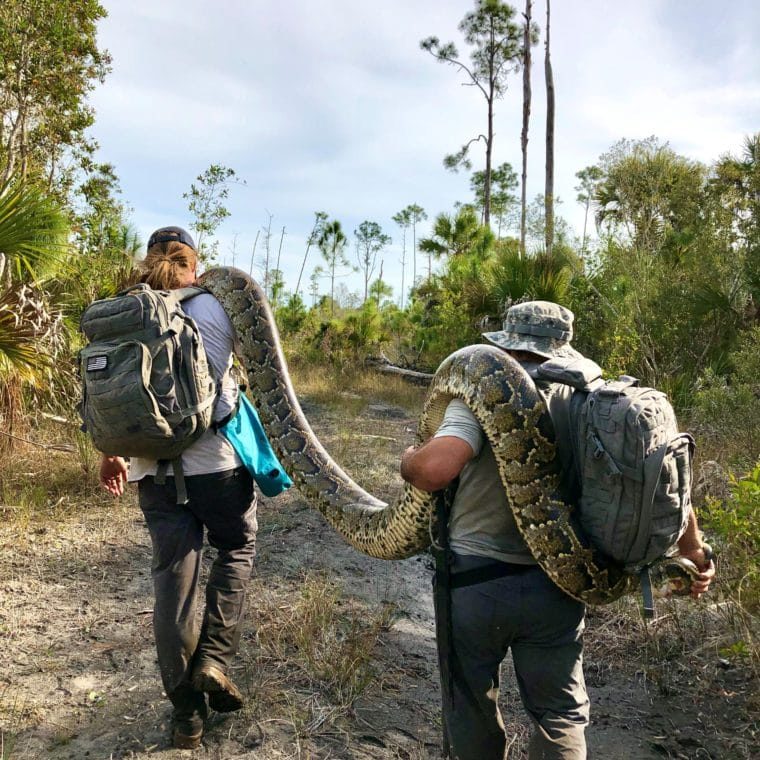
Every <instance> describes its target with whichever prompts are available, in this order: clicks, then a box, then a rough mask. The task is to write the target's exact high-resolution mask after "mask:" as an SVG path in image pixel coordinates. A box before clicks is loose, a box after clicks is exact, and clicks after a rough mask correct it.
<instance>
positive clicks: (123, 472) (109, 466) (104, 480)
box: [99, 454, 127, 496]
mask: <svg viewBox="0 0 760 760" xmlns="http://www.w3.org/2000/svg"><path fill="white" fill-rule="evenodd" d="M99 479H100V485H101V486H103V488H105V489H106V491H108V493H110V494H111V496H121V495H122V494H123V493H124V484H125V483H126V482H127V463H126V462H125V461H124V460H123V459H122V458H121V457H109V456H106V455H105V454H103V456H102V457H101V459H100V478H99Z"/></svg>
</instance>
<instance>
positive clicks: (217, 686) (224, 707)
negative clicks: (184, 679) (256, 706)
mask: <svg viewBox="0 0 760 760" xmlns="http://www.w3.org/2000/svg"><path fill="white" fill-rule="evenodd" d="M193 688H194V689H196V690H197V691H205V692H206V693H207V694H208V704H209V707H210V708H211V709H212V710H216V711H217V712H220V713H228V712H235V710H239V709H240V708H241V707H242V706H243V695H242V693H241V692H240V689H238V687H237V686H235V684H234V683H232V681H230V679H229V678H227V676H226V675H225V674H224V673H223V672H222V671H221V670H220V669H219V668H217V667H216V666H215V665H210V664H209V663H204V664H203V665H199V666H198V667H197V668H196V669H195V671H194V672H193ZM199 741H200V740H199Z"/></svg>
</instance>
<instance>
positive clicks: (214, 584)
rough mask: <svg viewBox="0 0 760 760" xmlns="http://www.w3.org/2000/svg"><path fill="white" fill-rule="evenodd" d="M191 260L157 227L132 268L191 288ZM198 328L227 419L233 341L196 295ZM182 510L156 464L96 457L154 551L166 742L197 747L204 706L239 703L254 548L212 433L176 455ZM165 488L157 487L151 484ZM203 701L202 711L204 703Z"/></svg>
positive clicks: (237, 469) (246, 498)
mask: <svg viewBox="0 0 760 760" xmlns="http://www.w3.org/2000/svg"><path fill="white" fill-rule="evenodd" d="M197 265H198V255H197V251H196V248H195V243H194V242H193V239H192V237H191V236H190V235H189V234H188V233H187V232H186V231H185V230H183V229H182V228H181V227H162V228H161V229H159V230H156V231H155V232H154V233H153V234H152V235H151V236H150V240H149V241H148V249H147V254H146V256H145V259H144V260H143V261H142V262H140V264H139V271H140V281H141V282H144V283H146V284H148V285H150V287H151V288H153V289H156V290H172V289H177V288H184V287H188V286H190V285H193V284H194V283H195V280H196V270H197ZM183 309H184V311H185V313H186V314H187V315H188V316H190V317H192V319H193V320H194V321H195V322H196V324H197V326H198V329H199V331H200V333H201V337H202V338H203V344H204V346H205V349H206V354H207V357H208V360H209V364H210V366H211V369H212V372H213V374H214V377H215V380H216V381H217V387H218V388H219V395H218V398H217V401H216V404H215V408H214V415H213V419H214V421H215V422H220V421H223V420H225V418H227V419H228V418H229V417H230V415H231V414H232V413H233V412H234V409H235V408H236V405H237V394H238V388H237V385H236V383H235V382H234V380H233V379H232V378H231V377H230V367H231V366H232V355H233V350H234V342H235V333H234V330H233V327H232V324H231V323H230V321H229V318H228V317H227V315H226V314H225V313H224V310H223V309H222V307H221V305H220V304H219V302H218V301H217V300H216V299H215V298H214V297H213V296H212V295H211V294H210V293H201V294H200V295H197V296H194V297H193V298H191V299H189V300H186V301H184V302H183ZM181 464H182V470H183V473H184V476H185V478H184V479H185V487H186V491H187V498H188V500H187V503H185V504H178V503H177V489H176V487H175V482H174V477H173V476H171V466H170V467H169V473H168V474H169V476H168V477H166V478H165V480H164V479H163V478H157V477H156V474H157V469H158V463H157V461H155V460H148V459H141V458H132V460H131V461H130V462H129V464H127V462H126V461H125V460H124V459H123V458H122V457H112V456H105V455H103V457H102V460H101V467H100V482H101V484H102V485H103V487H104V488H105V489H106V490H107V491H108V492H109V493H111V494H113V495H114V496H120V495H121V494H122V493H123V492H124V484H125V482H127V481H129V482H136V483H137V488H138V497H139V503H140V508H141V509H142V511H143V514H144V515H145V521H146V524H147V526H148V530H149V532H150V537H151V542H152V545H153V563H152V577H153V586H154V592H155V606H154V610H153V629H154V633H155V638H156V648H157V651H158V664H159V668H160V671H161V679H162V681H163V685H164V690H165V692H166V695H167V697H168V698H169V700H170V701H171V703H172V705H173V712H172V729H173V732H172V741H173V745H174V746H175V747H177V748H179V749H193V748H195V747H198V746H199V745H200V743H201V738H202V736H203V723H204V720H205V718H206V715H207V711H208V707H211V708H212V709H214V710H217V711H218V712H232V711H234V710H239V709H240V708H241V707H242V706H243V695H242V694H241V692H240V690H239V689H238V688H237V687H236V686H235V684H234V683H233V682H232V681H231V680H230V678H229V676H228V672H229V667H230V663H231V660H232V658H233V656H234V654H235V652H236V651H237V647H238V643H239V640H240V633H241V622H242V613H243V606H244V605H243V602H244V599H245V587H246V584H247V582H248V579H249V578H250V576H251V570H252V567H253V558H254V554H255V540H256V529H257V523H256V496H255V492H254V489H253V479H252V477H251V475H250V473H249V472H248V470H247V469H246V468H245V467H244V466H243V464H242V462H241V460H240V458H239V457H238V456H237V454H236V453H235V451H234V449H233V448H232V446H231V445H230V443H229V442H228V441H227V439H226V438H225V437H224V436H222V435H216V433H215V429H209V430H207V431H206V432H205V433H204V434H203V435H202V436H201V437H200V438H199V439H198V440H197V441H195V443H193V444H192V445H191V446H189V447H188V448H187V449H186V450H185V451H184V452H183V453H182V455H181ZM157 481H163V482H157ZM204 528H205V529H206V530H207V531H208V541H209V543H210V544H211V546H213V547H214V548H215V549H216V550H217V556H216V558H215V559H214V562H213V565H212V567H211V571H210V574H209V580H208V583H207V585H206V605H205V611H204V615H203V621H202V624H201V626H200V628H199V627H198V626H197V623H196V615H195V609H196V601H197V594H198V578H199V574H200V567H201V550H202V547H203V533H204ZM207 697H208V705H207V702H206V698H207Z"/></svg>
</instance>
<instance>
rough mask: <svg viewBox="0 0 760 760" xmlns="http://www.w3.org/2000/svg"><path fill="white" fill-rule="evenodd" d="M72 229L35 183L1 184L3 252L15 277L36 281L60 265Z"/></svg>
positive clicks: (0, 209) (0, 206) (52, 202)
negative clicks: (2, 185)
mask: <svg viewBox="0 0 760 760" xmlns="http://www.w3.org/2000/svg"><path fill="white" fill-rule="evenodd" d="M69 232H70V230H69V225H68V221H67V219H66V216H65V215H64V214H63V212H62V211H61V210H60V209H59V207H58V206H57V204H56V203H55V201H54V200H52V199H51V198H49V197H48V196H46V195H45V194H44V193H43V192H42V191H40V190H39V189H37V188H36V187H34V186H33V185H27V184H25V183H23V182H15V183H12V184H8V185H5V186H4V187H0V253H3V254H4V255H5V264H6V267H7V269H8V273H9V274H10V275H11V276H12V277H13V278H14V279H16V280H32V281H35V282H37V281H41V280H44V279H45V278H46V277H48V276H50V275H52V274H53V273H55V272H56V271H57V270H58V269H60V268H61V266H62V264H63V262H64V261H65V258H66V252H67V247H68V236H69Z"/></svg>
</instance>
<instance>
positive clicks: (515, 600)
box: [401, 301, 715, 760]
mask: <svg viewBox="0 0 760 760" xmlns="http://www.w3.org/2000/svg"><path fill="white" fill-rule="evenodd" d="M572 325H573V313H572V312H571V311H570V310H568V309H566V308H564V307H562V306H560V305H558V304H555V303H550V302H546V301H532V302H529V303H522V304H517V305H515V306H512V307H511V308H510V309H509V311H508V313H507V317H506V320H505V324H504V327H505V329H504V330H502V331H499V332H495V333H487V334H484V337H485V338H486V339H487V340H488V341H489V342H491V343H494V344H495V345H497V346H499V347H500V348H502V349H504V350H506V351H507V352H508V353H510V354H511V355H512V356H513V357H514V358H515V359H516V360H517V361H518V362H519V363H520V364H521V365H522V367H523V368H524V369H525V370H526V371H527V373H528V374H529V375H531V376H532V377H533V378H534V379H535V378H536V371H537V369H538V367H539V366H540V364H541V363H543V362H545V361H546V360H549V359H572V358H582V355H581V354H580V353H578V352H577V351H576V350H575V349H573V348H572V347H571V345H570V340H571V338H572ZM539 387H540V388H541V390H542V393H543V395H544V398H545V399H546V403H547V408H548V410H549V414H550V417H551V420H552V423H553V425H554V428H555V433H556V439H557V448H558V454H559V458H560V462H561V465H562V480H561V493H562V495H563V497H564V498H565V499H566V500H568V501H569V502H570V503H572V501H573V500H574V499H575V498H576V496H577V489H578V484H577V482H576V476H575V467H574V463H573V454H572V448H571V438H570V418H569V400H570V396H571V394H572V389H571V388H570V387H569V386H567V385H562V384H559V383H551V384H549V383H545V382H544V383H542V384H540V385H539ZM401 475H402V477H403V478H404V479H405V480H406V481H408V482H410V483H411V484H412V485H414V486H416V487H418V488H420V489H422V490H425V491H430V492H433V491H438V490H441V489H444V488H446V487H447V486H449V485H450V484H452V483H453V482H454V481H455V479H457V478H458V484H457V486H456V492H455V494H454V496H453V502H452V504H451V507H450V512H449V515H448V531H447V538H448V550H447V551H446V553H445V554H446V556H445V557H444V559H443V560H442V561H443V562H444V563H445V565H447V566H448V573H449V574H448V575H447V576H445V577H446V578H447V580H444V583H445V584H446V586H447V588H448V589H449V591H448V592H445V596H444V597H443V601H442V597H441V596H440V593H439V591H440V587H441V584H442V581H441V576H439V574H438V572H437V573H436V576H437V577H436V581H435V584H436V586H438V589H437V591H436V605H435V606H436V631H437V639H438V654H439V662H440V664H441V680H442V692H443V722H444V753H445V754H446V756H448V757H451V758H455V759H456V760H502V758H503V755H504V751H505V748H506V735H505V731H504V723H503V721H502V717H501V714H500V712H499V707H498V695H499V667H500V665H501V663H502V661H503V660H504V658H505V657H506V655H507V652H508V651H509V650H510V649H511V652H512V659H513V662H514V668H515V674H516V677H517V686H518V688H519V691H520V696H521V698H522V702H523V705H524V707H525V709H526V710H527V712H528V714H529V715H530V717H531V718H532V722H533V728H534V731H533V735H532V737H531V741H530V747H529V757H530V758H545V759H547V760H548V759H549V758H552V759H554V758H557V759H562V760H579V759H581V758H585V757H586V741H585V729H586V726H587V725H588V721H589V699H588V695H587V693H586V686H585V683H584V679H583V668H582V653H583V628H584V614H585V608H584V605H583V604H582V603H581V602H578V601H576V600H574V599H572V598H571V597H570V596H567V595H566V594H565V593H564V592H562V591H561V590H560V589H559V587H557V586H556V585H555V584H554V583H553V582H552V581H551V580H550V579H549V578H548V576H547V575H545V573H544V572H543V571H542V570H541V569H540V567H539V566H538V565H537V564H536V562H535V560H534V559H533V557H532V555H531V553H530V551H529V549H528V547H527V545H526V544H525V542H524V541H523V539H522V537H521V536H520V534H519V532H518V530H517V526H516V524H515V521H514V518H513V516H512V513H511V511H510V508H509V505H508V503H507V500H506V495H505V493H504V489H503V486H502V483H501V480H500V478H499V472H498V469H497V465H496V460H495V459H494V455H493V452H492V450H491V447H490V445H489V443H488V441H487V439H486V437H485V435H484V433H483V430H482V428H481V426H480V424H479V423H478V421H477V419H476V418H475V416H474V415H473V414H472V412H471V411H470V410H469V409H468V407H467V406H466V405H465V404H464V402H462V401H460V400H458V399H455V400H453V401H451V402H450V403H449V405H448V407H447V409H446V413H445V415H444V419H443V422H442V424H441V426H440V428H439V429H438V431H437V432H436V434H435V435H434V436H433V437H432V438H431V439H430V440H429V441H427V442H426V443H425V444H423V445H422V446H419V447H414V446H412V447H410V448H408V449H407V450H406V451H405V452H404V454H403V456H402V460H401ZM440 522H442V523H444V525H445V522H446V521H445V518H444V519H442V520H440ZM443 530H444V536H446V528H445V527H444V529H443ZM678 544H679V549H680V552H681V554H682V555H684V556H685V557H687V558H689V559H690V560H692V561H693V562H694V564H695V565H696V566H697V567H698V568H699V569H700V571H701V572H700V575H699V577H698V579H697V580H696V581H695V582H694V584H693V585H692V594H693V595H694V596H699V595H700V594H702V593H704V592H706V591H707V589H708V587H709V585H710V581H711V579H712V577H713V575H714V573H715V569H714V566H713V564H712V562H711V561H710V560H709V557H706V556H705V551H704V549H703V547H702V543H701V540H700V535H699V532H698V530H697V524H696V519H695V517H694V514H693V512H692V513H691V516H690V518H689V522H688V526H687V528H686V532H685V533H684V534H683V536H682V537H681V539H680V540H679V542H678ZM447 605H448V610H445V609H442V608H443V607H446V606H447ZM447 613H448V614H447ZM445 621H447V622H445ZM444 642H445V643H444ZM444 650H448V651H444Z"/></svg>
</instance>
